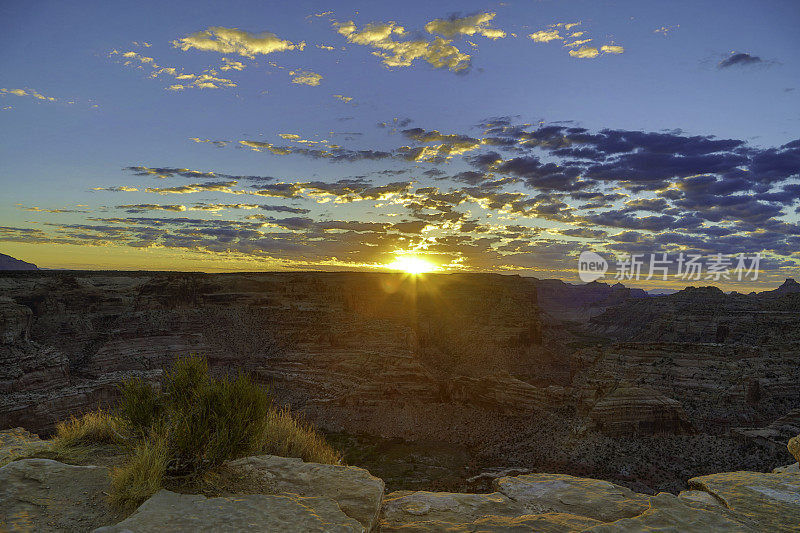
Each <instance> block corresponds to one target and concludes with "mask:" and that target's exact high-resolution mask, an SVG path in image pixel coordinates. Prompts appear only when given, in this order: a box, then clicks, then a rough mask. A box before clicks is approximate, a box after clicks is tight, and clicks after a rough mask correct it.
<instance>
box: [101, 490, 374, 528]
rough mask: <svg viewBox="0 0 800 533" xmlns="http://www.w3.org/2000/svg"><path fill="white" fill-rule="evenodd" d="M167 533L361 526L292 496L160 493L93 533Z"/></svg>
mask: <svg viewBox="0 0 800 533" xmlns="http://www.w3.org/2000/svg"><path fill="white" fill-rule="evenodd" d="M150 531H171V532H176V533H195V532H197V531H223V532H234V531H262V532H265V533H269V532H273V531H285V532H287V533H295V532H296V533H306V532H309V533H311V532H319V533H323V532H325V533H328V532H330V533H351V532H363V531H364V527H363V526H362V525H361V524H359V523H358V522H357V521H356V520H354V519H352V518H350V517H348V516H347V515H345V514H344V513H343V512H342V511H341V510H340V509H339V506H337V505H336V502H334V501H333V500H331V499H328V498H321V497H304V496H298V495H297V494H289V493H284V494H275V495H264V494H245V495H236V496H228V497H219V498H206V497H205V496H201V495H198V494H176V493H174V492H170V491H168V490H161V491H159V492H157V493H156V494H155V496H153V497H152V498H150V499H149V500H147V501H146V502H144V503H143V504H142V505H141V506H140V507H139V508H138V509H137V510H136V512H135V513H133V515H131V516H130V517H129V518H127V519H126V520H123V521H122V522H120V523H118V524H117V525H115V526H112V527H102V528H98V529H95V530H94V533H145V532H150Z"/></svg>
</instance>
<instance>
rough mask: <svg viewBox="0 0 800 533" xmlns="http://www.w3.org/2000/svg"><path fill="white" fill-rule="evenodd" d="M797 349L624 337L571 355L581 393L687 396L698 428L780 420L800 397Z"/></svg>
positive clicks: (585, 397)
mask: <svg viewBox="0 0 800 533" xmlns="http://www.w3.org/2000/svg"><path fill="white" fill-rule="evenodd" d="M795 354H796V352H795V351H794V349H791V348H788V347H787V348H780V347H774V348H772V349H771V348H767V347H761V346H743V345H721V344H703V345H698V344H692V343H634V342H629V343H617V344H611V345H608V346H600V347H594V348H586V349H582V350H578V351H576V352H575V353H574V354H573V355H572V366H573V372H574V378H573V382H572V384H573V387H575V394H576V396H578V397H579V398H582V399H583V401H590V400H591V401H593V399H594V398H597V397H598V396H603V395H604V394H605V391H612V390H614V389H616V388H618V387H620V386H634V387H644V388H647V389H651V390H654V391H656V392H658V393H659V394H661V395H663V396H665V397H667V398H673V399H674V398H680V401H681V405H682V406H683V408H684V410H685V411H686V413H687V415H688V417H689V419H690V420H691V422H692V423H693V424H695V426H696V427H698V428H699V429H701V430H702V429H704V428H707V427H709V426H713V427H714V428H715V429H716V430H719V429H721V428H722V429H727V428H730V427H737V426H742V425H744V424H746V423H747V422H750V423H753V422H756V421H760V420H763V419H765V418H766V419H767V420H774V419H775V418H777V417H778V416H781V415H783V414H784V413H786V412H787V411H789V410H790V409H792V408H795V407H797V402H798V401H799V399H800V367H799V366H798V365H797V364H796V355H795Z"/></svg>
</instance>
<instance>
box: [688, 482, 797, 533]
mask: <svg viewBox="0 0 800 533" xmlns="http://www.w3.org/2000/svg"><path fill="white" fill-rule="evenodd" d="M689 486H690V487H691V488H694V489H699V490H704V491H706V492H708V493H710V494H712V495H713V496H715V497H716V498H718V499H719V500H720V501H721V502H722V503H723V504H724V505H725V506H726V507H727V508H728V509H730V510H731V511H733V512H734V514H735V515H737V516H739V517H741V518H742V519H743V520H744V519H748V520H750V521H752V523H753V524H755V527H757V528H758V529H760V530H762V531H797V530H798V528H800V476H798V475H797V474H763V473H760V472H723V473H720V474H711V475H708V476H700V477H695V478H692V479H690V480H689Z"/></svg>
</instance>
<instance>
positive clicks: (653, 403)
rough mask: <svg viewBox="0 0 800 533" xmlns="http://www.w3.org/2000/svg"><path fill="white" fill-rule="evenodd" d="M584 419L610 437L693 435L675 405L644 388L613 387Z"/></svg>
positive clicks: (687, 420)
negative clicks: (663, 434) (668, 434)
mask: <svg viewBox="0 0 800 533" xmlns="http://www.w3.org/2000/svg"><path fill="white" fill-rule="evenodd" d="M588 416H589V419H590V420H591V421H592V423H593V426H594V428H596V429H598V430H600V431H602V432H603V433H605V434H606V435H611V436H620V435H634V434H640V435H655V434H658V433H671V434H682V433H692V432H693V428H692V425H691V423H690V422H689V419H688V417H687V416H686V413H685V412H684V410H683V406H682V405H681V403H680V402H679V401H677V400H673V399H672V398H668V397H666V396H664V395H663V394H661V393H659V392H656V391H654V390H652V389H648V388H646V387H631V386H620V387H617V388H616V389H614V390H613V391H611V392H609V393H608V394H606V395H605V396H603V397H602V398H601V399H600V400H598V401H596V402H595V403H594V404H593V405H591V407H590V409H589V415H588Z"/></svg>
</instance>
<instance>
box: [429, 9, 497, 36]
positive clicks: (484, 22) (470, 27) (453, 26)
mask: <svg viewBox="0 0 800 533" xmlns="http://www.w3.org/2000/svg"><path fill="white" fill-rule="evenodd" d="M494 17H495V13H478V14H476V15H472V16H469V17H463V18H451V19H436V20H432V21H430V22H428V23H427V24H426V25H425V30H426V31H427V32H428V33H438V34H440V35H444V36H445V37H458V36H460V35H476V34H477V35H483V36H484V37H487V38H489V39H493V40H494V39H502V38H503V37H505V36H506V32H504V31H503V30H500V29H497V28H490V27H489V24H490V23H491V21H492V19H494Z"/></svg>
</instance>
